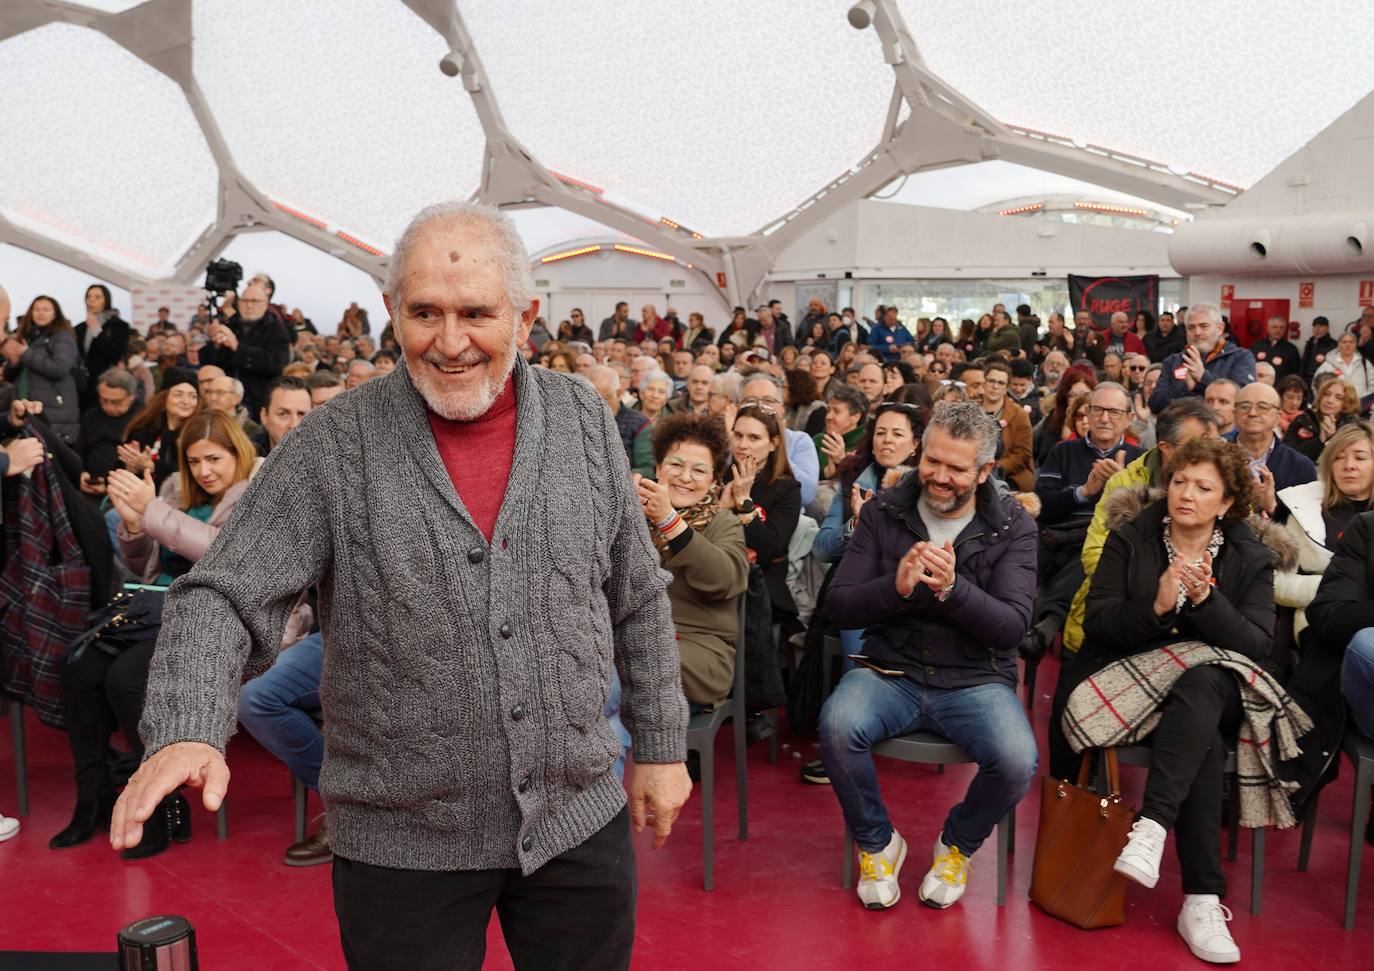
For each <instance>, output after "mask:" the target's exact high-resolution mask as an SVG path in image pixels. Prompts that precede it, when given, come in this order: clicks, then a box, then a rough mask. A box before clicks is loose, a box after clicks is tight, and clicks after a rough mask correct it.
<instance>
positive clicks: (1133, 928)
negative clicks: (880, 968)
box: [0, 662, 1374, 971]
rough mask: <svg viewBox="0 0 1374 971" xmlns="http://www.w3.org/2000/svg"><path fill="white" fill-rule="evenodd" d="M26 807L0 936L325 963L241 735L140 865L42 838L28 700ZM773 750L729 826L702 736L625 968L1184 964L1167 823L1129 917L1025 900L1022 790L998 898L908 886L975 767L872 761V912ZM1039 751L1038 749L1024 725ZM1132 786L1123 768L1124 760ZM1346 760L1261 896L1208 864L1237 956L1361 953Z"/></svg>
mask: <svg viewBox="0 0 1374 971" xmlns="http://www.w3.org/2000/svg"><path fill="white" fill-rule="evenodd" d="M1054 679H1055V666H1054V664H1053V662H1047V663H1046V664H1044V665H1042V668H1041V676H1040V685H1041V694H1040V697H1039V698H1038V700H1037V704H1036V727H1037V729H1038V730H1039V731H1040V732H1041V734H1042V736H1043V731H1044V724H1045V720H1046V717H1047V710H1048V705H1049V696H1048V692H1050V691H1052V690H1053V685H1054ZM27 724H28V725H29V733H28V734H29V763H30V789H31V798H32V812H31V814H30V815H29V816H28V817H27V818H25V819H24V820H23V826H24V829H23V831H22V832H21V833H20V834H19V836H18V837H16V838H15V839H13V840H10V841H9V842H7V843H0V951H5V950H20V951H22V950H51V951H100V950H110V951H112V950H113V948H114V936H115V933H116V931H117V930H118V929H119V928H120V927H122V926H123V925H125V924H126V923H128V922H130V921H132V920H134V919H137V918H139V917H143V916H147V915H149V914H153V913H160V912H172V913H177V914H182V915H184V916H186V917H188V918H190V920H191V921H192V922H193V923H194V924H195V926H196V930H197V933H198V935H199V943H200V954H201V966H202V967H204V968H207V969H210V971H248V969H253V971H261V969H275V968H327V969H334V968H342V967H343V960H342V956H341V953H340V950H339V945H338V938H337V931H336V927H335V923H334V916H333V911H332V909H331V904H330V888H329V868H328V867H327V866H326V867H315V868H312V869H308V870H295V869H290V868H287V867H285V866H283V865H282V864H281V853H282V850H283V849H284V848H285V847H286V845H287V844H288V843H290V842H291V839H292V827H293V823H292V802H291V797H290V779H289V777H288V774H287V772H286V770H285V769H284V768H283V767H282V766H280V765H279V764H277V763H275V762H274V761H272V760H271V759H270V758H269V757H268V756H267V755H266V753H264V752H263V750H262V749H261V748H259V747H258V746H257V745H256V744H255V743H254V742H253V741H252V740H251V739H249V738H247V737H246V736H241V737H238V738H236V739H235V740H234V742H233V743H232V744H231V746H230V751H229V763H230V767H231V768H232V769H233V772H234V779H233V782H232V784H231V786H230V800H229V815H230V834H229V839H228V841H227V842H220V841H219V840H218V839H216V838H215V828H214V817H213V816H212V815H210V814H209V813H206V812H204V810H203V809H199V808H197V811H196V814H195V826H196V831H195V837H194V839H193V840H192V841H191V842H190V843H189V844H186V845H184V846H175V845H174V846H173V847H172V848H171V849H169V850H168V851H167V852H166V853H165V854H163V855H161V856H159V857H156V858H154V859H152V860H146V861H142V862H139V863H124V862H123V861H121V860H120V859H119V858H118V857H117V856H116V855H115V854H114V853H113V852H112V851H110V850H109V848H108V845H107V844H106V843H104V842H103V840H99V839H98V840H94V841H92V842H91V843H90V844H88V845H86V846H82V847H78V848H76V849H72V850H67V851H64V852H54V851H51V850H49V849H48V848H47V840H48V838H49V837H50V836H51V835H52V834H53V833H55V832H56V831H57V830H59V829H61V828H62V826H64V825H65V824H66V821H67V818H68V816H69V814H70V812H71V800H72V787H71V780H70V770H69V766H70V761H69V756H68V754H67V748H66V740H65V738H64V736H62V735H60V734H59V733H57V732H54V731H51V730H49V729H46V728H43V727H41V726H39V725H38V724H37V722H36V720H35V719H34V718H33V716H32V713H30V715H29V720H28V723H27ZM8 734H9V729H8V725H7V723H6V727H5V728H4V729H0V735H3V736H4V742H3V744H0V808H3V810H4V811H5V812H7V813H8V814H13V813H14V812H15V806H14V772H13V768H14V766H13V761H12V756H11V747H10V744H9V738H8ZM785 741H786V742H788V743H789V744H788V745H787V747H786V748H784V749H783V753H782V758H781V759H780V760H779V763H778V764H777V765H770V764H769V763H768V761H767V752H766V746H765V745H758V746H755V748H754V750H753V751H752V752H751V754H750V763H749V781H750V803H749V821H750V838H749V841H748V842H747V843H740V842H738V840H737V839H736V833H735V829H734V827H735V823H734V816H735V792H734V785H733V765H732V759H731V754H730V751H731V750H730V748H729V730H728V727H727V730H726V731H724V732H722V734H721V736H720V746H719V761H718V763H717V765H718V771H719V780H720V785H719V787H718V789H717V808H716V813H717V816H716V818H717V830H716V832H717V850H716V890H715V891H714V892H713V893H706V892H705V891H703V890H702V889H701V876H702V857H701V823H700V814H699V809H698V806H697V803H696V797H695V796H694V797H693V801H692V802H691V803H689V805H688V807H687V809H686V811H685V815H684V818H683V819H682V820H681V821H680V822H679V824H678V827H677V829H676V830H675V831H674V834H673V837H672V839H671V841H670V842H669V844H668V846H666V847H665V848H664V849H662V850H659V851H657V852H655V851H654V850H652V849H651V848H650V847H649V844H648V834H647V833H646V834H644V835H643V837H641V842H640V854H639V867H640V886H641V890H640V901H639V933H638V942H637V945H636V952H635V966H636V967H637V968H645V969H655V971H657V969H676V968H684V969H686V968H696V967H701V966H702V965H703V964H714V965H716V966H719V967H726V968H745V967H747V968H754V969H773V968H778V969H798V968H853V967H863V966H871V965H872V964H873V962H884V963H887V962H892V963H891V964H890V965H888V966H891V967H904V966H906V967H909V966H914V965H917V964H922V965H928V966H953V967H961V968H962V967H968V968H1016V969H1022V968H1055V969H1063V968H1065V967H1069V966H1072V965H1074V964H1082V963H1084V962H1085V961H1087V962H1090V963H1091V965H1092V966H1093V967H1097V968H1113V969H1119V971H1129V969H1135V968H1139V969H1149V971H1157V969H1160V968H1174V967H1180V968H1182V967H1203V964H1202V963H1201V962H1199V961H1196V960H1195V959H1194V958H1193V957H1192V956H1191V955H1190V954H1189V953H1188V951H1187V949H1186V948H1185V947H1184V946H1183V944H1182V942H1181V941H1180V940H1179V938H1178V936H1177V934H1176V933H1175V931H1174V920H1175V917H1176V915H1177V912H1178V906H1179V903H1180V899H1181V898H1180V892H1179V890H1178V866H1177V863H1176V861H1175V859H1174V857H1173V843H1172V841H1171V842H1170V844H1169V848H1168V850H1167V851H1166V854H1165V866H1164V873H1163V876H1162V877H1161V880H1160V883H1159V886H1158V887H1157V888H1156V889H1154V890H1145V889H1143V888H1141V887H1137V886H1135V885H1131V887H1130V890H1129V894H1128V916H1127V924H1126V926H1124V927H1121V928H1115V929H1110V930H1100V931H1094V932H1085V931H1079V930H1077V929H1075V928H1073V927H1070V926H1068V925H1066V924H1062V923H1060V922H1058V921H1056V920H1054V919H1053V918H1050V917H1047V916H1045V915H1044V914H1042V913H1040V912H1039V911H1038V910H1036V909H1035V908H1034V907H1033V906H1032V905H1031V904H1029V903H1028V902H1027V900H1026V891H1027V887H1028V885H1029V881H1030V869H1031V859H1032V854H1033V852H1034V843H1035V826H1036V816H1037V812H1036V807H1037V805H1038V789H1033V790H1032V793H1031V795H1030V796H1028V798H1027V799H1026V801H1025V802H1023V803H1022V809H1021V812H1020V813H1019V814H1018V832H1017V843H1018V849H1017V852H1016V854H1015V855H1014V857H1013V877H1012V885H1011V892H1010V896H1009V899H1008V903H1007V906H1006V907H1004V908H998V907H997V906H996V903H995V894H996V870H995V845H994V844H993V843H992V842H989V844H988V845H987V847H986V848H985V849H984V850H983V851H982V852H980V853H979V854H978V856H977V857H976V858H975V872H974V875H973V879H972V882H971V885H970V889H969V892H968V894H967V895H966V896H965V898H964V900H963V902H962V903H961V904H959V905H958V906H957V907H955V908H954V909H953V910H950V911H944V912H941V911H934V910H929V909H927V908H924V907H922V906H920V905H919V903H918V902H917V900H916V894H915V889H916V886H917V884H918V883H919V882H920V877H921V874H922V872H923V867H922V865H921V864H922V863H923V862H924V859H925V852H926V850H925V847H926V846H927V845H928V844H929V843H930V842H932V841H933V840H934V838H935V836H936V834H937V832H938V830H939V827H940V823H941V822H942V820H943V818H944V813H945V811H946V809H947V808H948V807H949V805H951V804H952V803H953V802H954V801H956V800H957V799H958V797H959V796H960V795H961V794H962V792H963V788H964V786H965V785H966V784H967V780H968V778H969V776H970V774H971V772H972V771H973V770H972V768H971V767H951V768H950V769H949V770H948V771H947V772H946V773H945V774H944V775H937V774H936V772H935V770H934V769H932V768H925V767H919V766H910V765H904V764H900V763H895V762H887V761H884V762H881V763H880V766H881V768H882V776H883V780H884V794H885V797H886V799H887V802H888V805H889V806H890V807H891V808H892V812H893V816H894V820H895V822H896V824H897V826H898V828H899V829H900V830H901V831H902V833H903V834H904V835H905V836H906V837H907V839H908V840H909V842H910V843H911V844H912V848H913V853H912V855H911V859H910V861H909V862H908V864H907V867H906V869H905V871H904V872H903V875H902V883H903V887H904V890H905V893H904V896H903V899H902V902H901V903H900V904H898V905H897V906H896V907H895V908H893V909H892V910H891V911H887V912H883V913H870V912H868V911H865V910H863V909H862V908H861V907H860V906H859V904H858V902H857V901H856V899H855V898H854V896H853V895H852V893H849V892H846V891H844V890H842V889H841V887H840V866H841V845H842V844H841V839H842V833H841V821H840V813H839V809H838V807H837V805H836V803H835V798H834V796H833V795H832V794H831V792H830V790H829V789H828V788H825V787H818V786H806V785H802V784H800V783H799V782H798V781H797V767H798V765H799V763H800V759H802V758H811V757H813V756H814V754H815V751H816V749H815V745H814V742H813V741H811V740H809V739H801V740H797V739H785ZM1041 751H1042V752H1043V751H1044V748H1043V745H1042V749H1041ZM1126 773H1127V789H1128V794H1129V795H1132V796H1134V797H1136V798H1137V799H1138V794H1139V789H1140V784H1141V779H1142V772H1141V770H1132V769H1128V770H1126ZM1350 776H1351V773H1350V771H1349V768H1348V767H1343V769H1342V775H1341V779H1340V780H1339V781H1337V782H1336V783H1335V784H1334V785H1333V786H1332V787H1330V788H1329V789H1327V791H1326V792H1325V794H1324V798H1323V799H1322V814H1321V817H1320V820H1319V827H1318V831H1317V836H1316V841H1315V844H1314V847H1313V853H1312V865H1311V868H1310V870H1309V872H1307V873H1298V872H1297V870H1296V866H1297V855H1298V831H1297V830H1292V831H1287V832H1277V833H1271V834H1270V838H1269V844H1268V851H1267V868H1266V881H1265V889H1264V898H1263V904H1264V907H1263V914H1262V916H1260V917H1252V916H1251V915H1250V912H1249V909H1250V885H1249V873H1250V838H1249V834H1248V833H1246V834H1244V835H1243V837H1242V840H1241V850H1240V857H1239V859H1238V860H1236V862H1234V863H1229V864H1226V868H1227V874H1228V877H1229V879H1230V881H1231V894H1230V896H1229V897H1228V903H1229V905H1230V906H1231V908H1232V910H1233V911H1234V912H1235V920H1234V922H1233V923H1232V925H1231V927H1232V932H1233V934H1234V935H1235V937H1236V939H1237V942H1238V943H1239V945H1240V947H1241V950H1242V954H1243V955H1244V962H1245V965H1246V966H1247V967H1250V968H1276V969H1279V968H1282V969H1290V968H1295V967H1302V966H1310V967H1318V968H1360V967H1363V968H1369V967H1374V958H1371V956H1370V955H1371V954H1374V851H1369V852H1366V853H1365V859H1364V863H1365V867H1364V869H1365V873H1364V880H1363V887H1362V904H1363V907H1362V912H1361V913H1360V914H1359V916H1358V918H1357V923H1356V929H1355V930H1354V931H1351V932H1347V931H1345V930H1343V929H1342V927H1341V920H1342V914H1343V901H1344V885H1345V864H1346V852H1347V845H1348V844H1347V837H1346V834H1347V833H1348V832H1349V826H1350V806H1351V786H1350ZM489 943H490V951H489V957H488V962H487V963H488V966H489V967H494V968H506V967H509V966H510V960H509V958H508V956H507V955H506V952H505V948H504V946H503V944H502V943H501V935H500V929H499V927H497V926H496V925H495V924H493V926H492V929H491V932H490V934H489Z"/></svg>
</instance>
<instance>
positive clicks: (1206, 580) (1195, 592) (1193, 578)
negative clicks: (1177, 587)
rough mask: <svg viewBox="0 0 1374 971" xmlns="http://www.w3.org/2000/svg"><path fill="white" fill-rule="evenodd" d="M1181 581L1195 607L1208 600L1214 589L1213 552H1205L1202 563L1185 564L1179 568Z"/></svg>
mask: <svg viewBox="0 0 1374 971" xmlns="http://www.w3.org/2000/svg"><path fill="white" fill-rule="evenodd" d="M1179 582H1180V583H1182V584H1183V590H1184V592H1185V593H1187V594H1188V599H1189V600H1191V601H1192V602H1193V606H1194V607H1196V606H1197V605H1198V604H1200V603H1202V601H1204V600H1206V599H1207V594H1208V593H1210V592H1211V589H1212V554H1211V553H1203V554H1202V562H1201V563H1196V564H1185V565H1184V566H1183V567H1182V568H1181V569H1180V570H1179ZM1175 597H1177V594H1175Z"/></svg>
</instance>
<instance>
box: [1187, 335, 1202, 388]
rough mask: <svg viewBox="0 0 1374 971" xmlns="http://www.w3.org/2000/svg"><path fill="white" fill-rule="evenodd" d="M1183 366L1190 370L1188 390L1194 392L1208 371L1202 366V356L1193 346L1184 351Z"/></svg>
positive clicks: (1190, 345)
mask: <svg viewBox="0 0 1374 971" xmlns="http://www.w3.org/2000/svg"><path fill="white" fill-rule="evenodd" d="M1183 366H1184V367H1185V368H1187V369H1188V377H1187V382H1188V390H1189V391H1192V390H1193V389H1194V388H1196V387H1197V385H1198V382H1199V381H1201V380H1202V376H1203V374H1205V373H1206V370H1207V369H1206V368H1205V367H1203V364H1202V354H1201V353H1200V352H1199V351H1198V349H1197V348H1196V347H1194V346H1193V345H1192V344H1189V345H1188V346H1187V347H1185V348H1184V349H1183Z"/></svg>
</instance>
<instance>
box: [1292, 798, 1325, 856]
mask: <svg viewBox="0 0 1374 971" xmlns="http://www.w3.org/2000/svg"><path fill="white" fill-rule="evenodd" d="M1320 795H1321V790H1320V789H1319V790H1317V791H1316V792H1314V793H1312V797H1311V798H1310V799H1308V800H1307V805H1306V807H1304V809H1303V813H1302V846H1301V847H1300V848H1299V850H1298V872H1299V873H1306V872H1307V862H1308V859H1309V858H1310V857H1311V855H1312V834H1313V832H1315V831H1316V828H1317V799H1318V797H1319V796H1320Z"/></svg>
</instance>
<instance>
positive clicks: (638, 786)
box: [116, 753, 692, 849]
mask: <svg viewBox="0 0 1374 971" xmlns="http://www.w3.org/2000/svg"><path fill="white" fill-rule="evenodd" d="M158 754H161V753H158ZM691 794H692V780H691V778H689V777H688V775H687V765H686V763H684V762H672V763H670V764H667V765H640V764H639V763H635V767H634V774H633V775H632V776H631V777H630V819H631V820H632V821H633V822H634V827H635V832H636V833H642V832H643V831H644V827H645V825H646V824H647V823H648V822H649V821H650V820H652V822H653V824H654V849H658V848H659V847H660V846H662V845H663V844H664V843H666V842H667V841H668V834H669V833H671V832H672V831H673V823H674V822H675V821H676V820H677V814H678V813H679V812H681V811H682V806H683V804H684V803H686V802H687V797H688V796H690V795H691ZM116 812H118V810H116Z"/></svg>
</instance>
